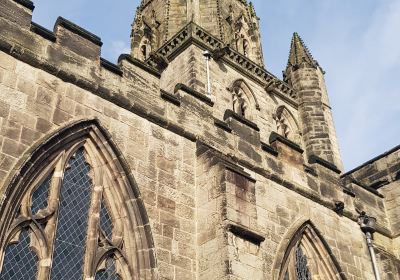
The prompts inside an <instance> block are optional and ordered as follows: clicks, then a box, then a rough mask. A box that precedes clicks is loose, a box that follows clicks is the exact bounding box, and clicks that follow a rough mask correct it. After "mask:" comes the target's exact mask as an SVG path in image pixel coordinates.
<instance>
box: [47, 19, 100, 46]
mask: <svg viewBox="0 0 400 280" xmlns="http://www.w3.org/2000/svg"><path fill="white" fill-rule="evenodd" d="M57 26H62V27H64V28H65V29H68V30H69V31H71V32H73V33H75V34H77V35H79V36H81V37H83V38H85V39H87V40H89V41H90V42H92V43H93V44H95V45H97V46H99V47H101V46H102V45H103V42H102V41H101V38H100V37H98V36H96V35H94V34H93V33H91V32H89V31H87V30H86V29H83V28H82V27H80V26H78V25H76V24H75V23H73V22H71V21H69V20H67V19H65V18H63V17H58V19H57V21H56V24H55V28H56V27H57Z"/></svg>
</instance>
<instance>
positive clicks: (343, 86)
mask: <svg viewBox="0 0 400 280" xmlns="http://www.w3.org/2000/svg"><path fill="white" fill-rule="evenodd" d="M34 3H35V6H36V8H35V11H34V16H33V20H34V21H35V22H37V23H39V24H41V25H43V26H45V27H47V28H49V29H52V28H53V25H54V22H55V20H56V18H57V16H59V15H60V16H63V17H65V18H67V19H69V20H71V21H73V22H75V23H77V24H78V25H80V26H82V27H84V28H86V29H88V30H89V31H91V32H93V33H95V34H96V35H98V36H100V37H101V38H102V41H103V42H104V45H103V49H102V56H103V57H105V58H107V59H109V60H111V61H116V60H117V58H118V56H119V54H121V53H127V52H129V34H130V25H131V23H132V20H133V17H134V12H135V9H136V7H137V5H138V3H139V1H138V0H113V1H111V0H97V1H93V0H68V1H65V0H34ZM253 3H254V5H255V7H256V10H257V13H258V15H259V17H260V18H261V26H262V37H263V48H264V53H265V60H266V64H267V69H268V70H269V71H270V72H272V73H274V74H275V75H277V76H278V77H281V72H282V70H283V69H284V67H285V65H286V61H287V56H288V51H289V46H290V39H291V36H292V34H293V32H295V31H296V32H298V33H299V34H300V36H301V37H302V38H303V40H304V41H305V42H306V44H307V45H308V47H309V48H310V50H311V52H312V54H313V55H314V58H316V59H317V60H318V61H319V63H320V65H321V66H322V67H323V68H324V70H325V71H326V72H327V74H326V80H327V86H328V91H329V94H330V99H331V103H332V104H331V105H332V107H333V112H334V119H335V122H336V129H337V132H338V137H339V143H340V148H341V152H342V156H343V161H344V164H345V169H346V170H349V169H352V168H354V167H356V166H358V165H360V164H362V163H363V162H365V161H367V160H369V159H371V158H373V157H375V156H377V155H379V154H381V153H383V152H385V151H387V150H389V149H391V148H393V147H394V146H396V145H398V144H400V126H399V121H400V85H399V81H400V47H399V45H400V0H379V1H377V0H351V1H349V0H280V1H269V0H254V1H253Z"/></svg>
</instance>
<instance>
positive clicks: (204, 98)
mask: <svg viewBox="0 0 400 280" xmlns="http://www.w3.org/2000/svg"><path fill="white" fill-rule="evenodd" d="M179 90H182V91H184V92H186V93H187V94H190V95H191V96H193V97H195V98H197V99H198V100H200V101H202V102H204V103H206V104H207V105H208V106H210V107H213V106H214V102H213V101H212V100H211V99H210V98H209V97H208V96H206V95H204V94H202V93H200V92H198V91H196V90H194V89H192V88H191V87H188V86H187V85H184V84H180V83H179V84H177V85H176V86H175V89H174V93H177V92H178V91H179Z"/></svg>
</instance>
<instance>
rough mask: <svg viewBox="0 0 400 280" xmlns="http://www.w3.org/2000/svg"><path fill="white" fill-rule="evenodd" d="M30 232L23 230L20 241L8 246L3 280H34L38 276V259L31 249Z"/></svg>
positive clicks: (1, 276) (0, 275) (0, 276)
mask: <svg viewBox="0 0 400 280" xmlns="http://www.w3.org/2000/svg"><path fill="white" fill-rule="evenodd" d="M29 235H30V231H29V230H27V229H22V231H21V233H20V236H19V241H18V243H15V244H10V245H8V246H7V249H6V252H5V255H4V264H3V269H2V271H1V274H0V279H1V280H21V279H24V280H30V279H32V280H34V279H36V275H37V257H36V255H35V253H34V252H33V251H32V250H31V249H30V248H29V244H30V237H29Z"/></svg>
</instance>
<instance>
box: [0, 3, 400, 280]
mask: <svg viewBox="0 0 400 280" xmlns="http://www.w3.org/2000/svg"><path fill="white" fill-rule="evenodd" d="M164 2H166V3H164ZM164 4H165V5H164ZM230 5H231V6H232V7H233V8H234V9H229V6H230ZM33 8H34V6H33V4H32V3H31V2H30V1H27V0H18V1H17V0H15V1H14V0H0V143H1V147H0V194H1V197H2V199H1V204H0V215H1V217H0V219H1V226H0V242H1V243H0V246H1V247H0V254H1V255H0V264H1V263H4V256H5V253H4V252H5V249H6V247H7V244H9V241H10V240H11V239H12V238H14V239H15V236H11V235H12V234H11V233H10V232H9V230H10V228H11V227H12V225H13V224H15V221H14V216H15V213H16V212H17V211H18V207H20V205H21V203H22V204H23V203H25V202H26V201H27V195H29V194H30V192H32V190H31V188H32V187H33V186H34V184H35V183H34V182H36V181H37V180H39V179H40V178H39V179H38V177H40V176H41V174H42V171H41V170H42V168H43V167H44V166H46V163H47V164H49V165H50V164H51V162H52V160H53V154H54V156H56V154H57V155H58V153H62V151H64V150H68V149H67V148H68V147H69V145H72V146H73V145H80V144H79V143H84V144H82V145H84V146H83V147H84V148H85V149H86V151H87V158H88V159H87V161H88V162H89V165H91V168H92V169H93V174H91V175H90V176H91V178H92V181H93V182H94V184H95V190H96V191H99V187H102V186H103V185H106V186H107V188H106V187H104V188H105V190H106V191H108V188H109V189H110V190H115V193H114V194H113V195H115V197H118V199H115V201H111V202H110V201H109V202H108V203H109V204H112V205H115V204H118V203H120V204H121V203H122V204H123V205H125V206H124V207H125V208H124V209H125V210H123V211H125V212H123V211H122V212H123V213H126V214H121V213H119V214H118V215H117V218H115V217H116V216H113V221H114V222H116V223H115V226H114V235H115V236H116V237H113V240H111V241H110V242H111V243H110V244H111V245H112V244H114V245H118V246H120V245H121V243H118V242H119V241H120V240H123V241H124V244H128V246H125V247H124V246H122V247H121V246H120V247H118V246H116V247H118V248H117V249H118V250H119V251H118V250H117V251H118V252H121V253H115V252H116V251H112V252H114V253H113V254H112V255H110V256H113V258H115V261H116V271H117V272H118V273H119V274H120V276H121V277H122V279H125V278H127V277H129V275H130V277H132V279H276V280H278V279H284V277H285V276H286V274H287V276H286V277H289V279H295V278H293V276H294V274H293V273H294V271H293V265H295V263H296V261H295V258H294V255H295V253H297V251H296V248H302V250H303V253H304V254H305V256H306V258H307V261H308V262H307V267H308V270H309V271H310V273H311V275H312V279H374V276H373V270H372V264H371V259H370V256H369V254H368V250H367V246H366V244H365V240H364V235H363V233H362V232H361V230H360V227H359V225H358V223H357V219H358V216H359V214H360V212H362V211H365V212H366V213H367V214H368V215H370V216H373V217H376V218H377V221H378V226H377V232H376V233H375V235H374V237H375V240H374V244H375V247H376V252H377V254H378V262H379V268H380V272H381V277H382V279H400V262H399V258H400V241H399V240H400V238H399V236H400V234H399V229H400V226H399V220H398V212H399V211H400V210H399V209H400V204H399V201H398V200H399V199H398V195H397V192H398V184H399V183H398V182H399V179H400V176H399V172H400V164H399V162H400V157H399V149H398V148H395V149H393V150H392V151H390V152H388V153H386V154H383V155H382V156H381V157H378V158H376V159H373V160H372V161H370V162H368V163H367V164H366V165H364V166H361V167H360V168H358V169H356V170H354V171H350V172H348V173H346V174H342V172H343V170H342V163H341V159H340V154H339V149H338V144H337V139H336V135H335V130H334V126H333V121H332V115H331V112H330V107H329V101H328V95H327V92H326V88H325V84H324V81H323V70H322V68H321V67H320V66H319V65H318V63H317V62H316V61H315V60H314V59H313V58H312V56H311V54H310V53H309V51H308V50H307V49H306V47H305V45H304V43H303V41H301V39H300V37H299V36H298V35H297V34H295V36H294V38H293V41H292V46H291V52H290V57H289V64H288V67H287V70H286V72H285V78H284V80H280V79H278V78H277V77H275V76H274V75H272V74H271V73H269V72H268V71H266V70H265V69H264V67H263V63H264V62H263V59H262V55H261V53H262V52H261V45H260V37H259V36H260V35H259V31H258V19H257V17H256V15H255V11H254V7H252V6H251V5H250V4H247V2H246V1H242V0H230V1H227V0H226V1H222V0H213V1H212V0H209V1H175V0H171V1H156V0H153V1H151V0H149V1H143V3H142V4H141V6H140V7H139V10H138V15H137V16H136V18H135V23H134V27H133V31H132V54H129V55H121V56H120V58H119V60H118V64H117V65H115V64H113V63H110V62H108V61H106V60H105V59H103V58H101V57H100V53H101V45H102V43H101V39H100V38H99V37H97V36H96V35H94V34H91V33H90V32H88V31H86V30H84V29H83V28H81V27H79V26H76V25H75V24H73V23H71V22H69V21H68V20H66V19H63V18H59V19H58V20H57V22H56V24H55V27H54V30H53V31H49V30H47V29H45V28H43V27H41V26H40V25H38V24H36V23H33V22H32V21H31V20H32V11H33ZM210 10H212V11H214V12H212V13H209V11H210ZM153 11H154V12H153ZM256 19H257V20H256ZM204 50H208V51H210V52H211V53H212V54H213V60H212V61H211V65H210V69H211V77H212V96H211V97H208V96H206V95H205V91H206V73H205V62H204V57H203V51H204ZM96 143H97V144H96ZM102 174H106V175H105V177H104V178H103V179H101V180H100V179H98V178H102ZM61 177H62V176H61ZM61 177H60V178H61ZM57 178H58V177H57ZM35 180H36V181H35ZM116 182H118V183H116ZM96 187H97V188H96ZM106 191H105V192H106ZM111 192H112V191H111ZM109 197H112V196H109ZM106 198H107V197H106ZM108 199H110V198H108ZM111 200H112V199H111ZM23 205H24V204H23ZM26 205H28V206H29V203H28V204H26ZM26 205H25V206H26ZM28 208H29V207H28ZM111 208H112V207H111ZM93 209H95V208H93ZM113 209H114V208H113ZM111 212H112V211H111ZM97 214H98V212H96V210H93V216H96V215H97ZM111 214H112V215H115V214H114V213H111ZM32 217H33V218H32V219H33V220H36V219H39V218H38V217H36V216H32ZM121 224H126V225H131V229H132V230H131V231H126V233H124V232H125V231H124V230H122V229H121ZM47 226H48V224H46V225H45V227H47ZM22 227H23V226H22ZM122 228H127V226H125V227H122ZM16 229H18V227H17V228H16ZM130 232H131V233H130ZM124 234H125V235H124ZM32 238H33V237H32ZM102 238H103V237H102ZM119 238H120V239H119ZM100 239H101V238H100ZM17 240H18V239H17ZM43 240H44V239H40V238H38V241H37V242H39V243H40V241H43ZM88 240H91V243H90V242H89V241H88V245H87V248H95V247H96V246H94V245H93V244H95V240H97V239H96V236H91V238H90V239H88ZM102 242H103V243H104V242H105V243H107V241H106V239H105V238H103V239H102ZM39 243H38V244H39ZM89 243H90V244H92V245H90V244H89ZM100 243H101V242H100ZM34 245H35V246H36V247H35V246H33V247H35V248H41V246H40V245H39V246H37V244H36V243H35V244H34ZM99 246H100V248H103V247H101V246H103V244H102V243H101V244H100V245H99ZM106 248H108V247H107V246H106ZM127 248H129V249H130V251H129V252H130V253H129V254H127V255H126V256H125V255H124V252H128V251H126V250H127ZM103 249H104V248H103ZM103 249H102V250H103ZM87 250H89V249H87ZM93 250H95V249H93ZM113 250H114V249H113ZM124 250H125V251H124ZM38 251H40V250H38ZM35 252H36V251H35ZM96 252H97V251H96ZM98 252H102V251H101V250H100V251H98ZM110 252H111V251H110ZM96 254H97V253H96ZM96 254H94V255H90V254H89V253H87V254H86V255H85V260H92V261H93V259H95V258H96V256H98V255H96ZM118 254H120V255H118ZM44 255H45V254H44V253H43V252H39V253H38V258H39V260H40V262H39V263H40V265H39V267H41V269H40V270H39V271H40V273H42V274H40V273H39V278H40V277H44V275H48V273H50V272H49V271H50V270H51V264H52V260H51V255H50V257H49V256H48V255H46V256H47V258H46V259H45V258H44V257H43V256H44ZM104 262H105V259H104V258H102V259H101V260H98V261H97V262H94V261H93V263H95V264H92V266H93V267H92V268H91V269H89V267H90V266H89V265H88V261H86V264H85V269H86V268H87V269H86V270H85V272H84V273H85V275H84V277H86V278H90V277H93V278H92V279H94V277H95V273H97V272H98V271H101V269H103V268H104V266H105V264H104ZM46 273H47V274H46ZM0 275H1V272H0ZM40 279H42V278H40ZM127 279H128V278H127Z"/></svg>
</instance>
